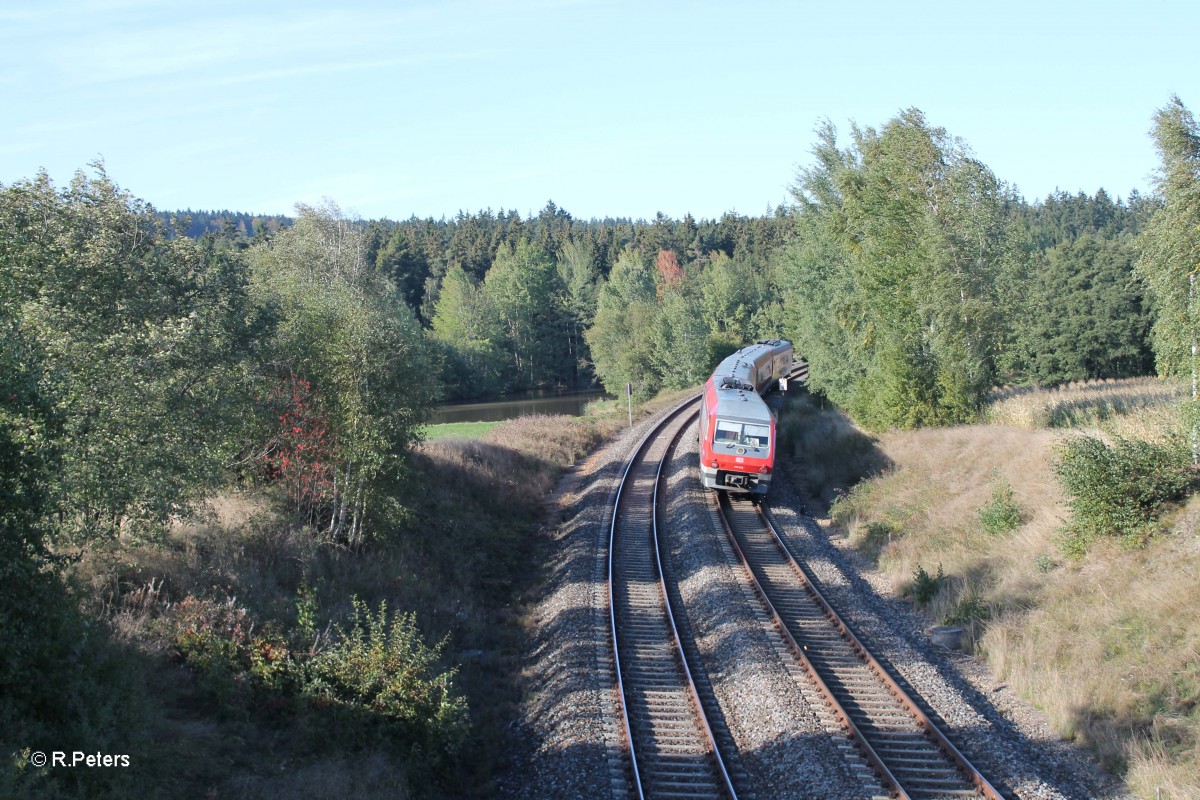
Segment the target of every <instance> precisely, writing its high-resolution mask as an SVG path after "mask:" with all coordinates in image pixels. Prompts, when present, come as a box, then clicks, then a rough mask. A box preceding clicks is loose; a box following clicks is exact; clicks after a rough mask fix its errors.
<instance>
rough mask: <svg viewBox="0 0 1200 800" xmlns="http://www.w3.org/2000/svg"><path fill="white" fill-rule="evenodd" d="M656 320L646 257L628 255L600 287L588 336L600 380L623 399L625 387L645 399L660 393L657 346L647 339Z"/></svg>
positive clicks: (653, 294) (630, 253)
mask: <svg viewBox="0 0 1200 800" xmlns="http://www.w3.org/2000/svg"><path fill="white" fill-rule="evenodd" d="M657 317H658V306H657V303H656V294H655V287H654V272H653V270H652V269H651V267H650V265H649V264H647V263H646V260H645V259H644V258H643V257H642V256H641V255H639V254H638V253H637V252H635V251H634V250H632V249H628V250H625V251H624V252H623V253H621V257H620V258H619V259H618V260H617V263H616V264H615V265H614V266H613V269H612V273H611V274H610V275H609V276H608V280H607V281H606V282H605V283H604V284H603V285H602V286H601V287H600V294H599V298H598V299H597V302H596V318H595V320H594V322H593V324H592V327H591V328H589V329H588V330H587V331H586V332H585V333H584V338H585V339H586V340H587V343H588V346H589V347H590V348H591V352H592V359H593V361H594V363H595V367H596V375H597V376H598V377H599V378H600V381H601V382H602V383H603V384H604V387H605V388H606V389H607V390H608V391H609V392H611V393H612V394H618V395H622V394H624V393H625V384H626V383H631V384H633V389H634V393H635V394H636V395H637V396H639V397H643V398H644V397H648V396H649V395H651V394H653V393H654V392H655V391H657V390H658V388H659V386H658V376H657V373H656V370H655V368H654V352H653V346H652V343H651V341H650V339H649V337H647V336H645V335H644V332H646V331H650V330H653V329H654V327H655V325H656V323H657Z"/></svg>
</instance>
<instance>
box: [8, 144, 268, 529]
mask: <svg viewBox="0 0 1200 800" xmlns="http://www.w3.org/2000/svg"><path fill="white" fill-rule="evenodd" d="M96 171H97V176H96V177H95V178H90V177H88V176H86V175H84V174H83V173H79V174H77V175H76V176H75V179H74V180H73V181H72V183H71V185H70V187H69V188H67V189H66V190H63V191H58V190H56V189H55V188H54V187H53V186H52V185H51V183H50V181H49V179H48V178H47V177H46V176H45V175H44V174H43V175H41V176H39V178H38V179H37V180H35V181H29V182H21V183H18V184H15V185H14V186H11V187H7V188H5V189H4V191H3V192H2V193H0V232H2V233H0V265H2V266H3V270H2V272H3V275H4V283H3V286H4V295H5V303H6V305H8V304H9V303H12V305H11V306H10V308H13V309H14V310H16V313H17V314H19V321H18V322H17V323H16V324H17V325H18V326H19V330H20V335H21V338H22V340H23V342H24V343H25V345H24V346H25V347H27V348H28V352H29V353H31V354H37V358H38V359H39V361H38V363H39V364H40V365H41V370H42V371H41V374H40V375H39V376H38V392H39V393H40V394H41V395H42V396H43V397H44V398H45V400H46V402H47V403H49V404H50V405H51V406H52V407H53V408H54V409H55V411H56V420H57V421H56V423H55V427H54V429H53V430H48V431H47V432H46V433H47V435H48V436H50V437H52V438H53V441H54V446H55V447H56V448H57V449H58V453H59V458H60V460H59V463H58V466H57V468H56V469H55V470H54V472H53V474H52V475H51V480H50V481H49V486H48V489H49V495H50V496H49V499H48V501H49V502H50V503H51V504H52V506H53V508H54V510H55V511H57V512H58V513H59V514H60V515H61V519H62V522H63V524H62V525H60V526H59V529H60V530H59V532H60V533H63V534H70V535H72V536H74V537H76V538H78V539H88V538H91V537H94V536H100V535H105V536H113V535H116V534H117V533H119V532H128V531H133V530H138V529H148V528H151V527H152V526H156V525H160V524H161V523H163V522H164V521H165V520H166V519H167V518H168V517H170V516H171V515H173V514H176V513H179V512H180V511H182V510H186V508H187V506H188V504H189V503H190V502H192V501H194V500H195V499H196V498H197V497H199V496H201V495H202V494H203V492H204V491H205V490H207V489H208V488H211V487H212V486H213V485H215V484H216V483H217V482H218V481H219V480H221V479H222V478H223V476H224V474H225V473H224V470H225V466H226V464H227V463H228V462H229V460H230V459H231V458H232V457H233V455H234V453H236V451H237V449H238V447H239V446H240V445H241V434H243V433H244V427H243V425H244V424H245V423H246V422H247V421H248V419H249V416H248V414H247V413H246V411H247V409H248V404H247V403H246V402H245V401H246V397H247V394H248V392H249V386H250V384H249V381H248V380H247V375H248V369H247V366H248V362H249V359H250V356H251V353H252V350H253V347H254V341H255V338H256V337H258V336H259V335H261V332H262V331H263V330H264V328H265V326H266V324H267V323H268V322H269V319H268V317H267V316H266V315H263V314H261V313H259V312H258V311H257V310H256V309H255V308H254V307H253V306H252V304H251V302H250V299H249V297H248V295H247V293H246V290H245V283H246V271H245V267H244V265H243V264H242V263H241V262H240V261H239V260H238V259H237V258H236V257H235V256H234V255H233V254H231V253H228V252H225V251H221V250H218V249H216V248H215V247H214V246H213V243H212V241H211V240H209V241H206V242H200V243H197V242H193V241H191V240H189V239H168V238H166V237H165V235H164V231H163V230H162V229H161V226H160V223H159V219H158V217H157V216H156V214H155V213H154V212H153V210H152V209H151V208H150V207H148V206H146V205H145V204H144V203H142V202H140V201H138V200H135V199H134V198H132V197H131V196H130V195H129V194H127V193H126V192H124V191H122V190H121V189H119V188H118V187H117V186H116V185H115V184H114V183H113V182H112V181H111V180H110V179H109V178H108V176H107V175H106V174H105V173H104V171H103V168H102V167H101V166H99V165H97V167H96Z"/></svg>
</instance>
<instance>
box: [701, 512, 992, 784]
mask: <svg viewBox="0 0 1200 800" xmlns="http://www.w3.org/2000/svg"><path fill="white" fill-rule="evenodd" d="M728 504H729V500H728V499H727V498H722V499H721V501H719V502H718V508H719V511H720V514H719V516H720V518H721V522H722V525H723V527H724V528H725V533H726V535H727V537H728V538H729V540H730V542H731V543H732V545H733V547H734V550H735V551H736V552H737V554H738V557H739V558H740V559H741V561H742V564H743V566H744V568H745V570H746V572H747V574H748V575H749V576H750V581H751V583H752V585H753V586H754V589H755V592H756V593H757V594H758V596H759V597H760V599H761V600H762V601H763V603H764V605H765V606H766V608H767V609H768V611H769V613H770V614H771V616H773V617H774V618H775V622H776V625H777V626H778V628H779V630H780V631H781V633H782V635H783V636H784V638H785V639H786V640H787V642H788V644H789V645H790V646H791V647H792V649H793V651H795V652H796V654H797V656H798V658H799V659H800V661H801V662H802V663H803V665H804V667H805V669H806V670H807V671H808V673H809V675H810V676H812V678H813V680H814V682H815V683H816V684H817V685H818V687H819V688H820V690H821V692H822V693H823V694H824V695H825V696H826V698H827V701H828V703H829V705H830V708H831V709H832V710H833V711H834V713H835V715H836V716H837V717H838V718H839V719H841V720H842V722H843V724H844V725H845V726H846V729H847V730H848V731H849V732H850V735H851V737H852V738H853V739H854V741H855V742H856V744H858V746H859V749H860V751H861V752H862V753H863V755H864V756H865V757H866V759H867V761H868V763H869V764H870V765H871V766H872V767H873V768H874V769H875V770H876V772H877V773H878V774H879V776H880V778H881V779H882V780H883V782H884V784H885V786H886V788H888V789H889V791H892V792H893V793H895V794H896V796H898V797H901V798H910V797H911V796H912V794H911V790H910V789H908V788H906V787H905V786H904V785H903V783H904V781H903V780H902V779H901V778H900V777H898V776H897V774H896V773H895V772H894V771H893V770H892V769H891V768H889V767H888V766H887V761H888V759H887V758H886V757H885V756H884V755H882V754H881V753H880V752H879V751H878V750H877V749H876V747H875V746H873V745H872V744H871V742H870V741H869V738H871V737H869V736H868V735H867V734H866V733H864V732H863V731H862V730H861V728H860V727H859V725H857V724H856V723H855V722H854V721H853V720H852V719H851V714H850V713H849V712H848V711H847V710H846V708H845V707H844V705H843V704H842V702H841V701H839V699H838V698H837V696H836V695H835V692H834V690H833V689H832V688H831V687H830V686H829V685H828V683H827V682H826V680H825V679H824V677H823V676H822V675H821V674H820V670H819V669H818V668H817V667H816V665H815V664H814V663H813V661H812V660H811V659H810V658H809V656H808V653H807V651H806V649H805V646H804V645H802V644H801V643H799V642H798V641H797V640H796V638H795V636H793V634H792V631H791V630H790V629H789V627H790V626H789V625H787V624H786V623H785V621H784V619H783V616H782V615H781V614H780V613H779V612H778V611H777V609H776V607H775V604H774V603H773V601H772V600H771V599H770V597H769V592H768V590H767V587H765V586H763V585H762V583H761V582H760V581H759V580H758V578H757V577H756V575H755V570H754V568H753V566H752V565H751V562H750V560H749V558H748V557H747V555H746V552H745V551H744V549H743V548H742V546H741V544H740V542H739V541H738V539H739V535H738V533H737V532H736V531H735V530H734V525H733V524H732V521H731V519H730V516H731V513H730V512H731V511H732V508H731V507H730V506H729V505H728ZM756 512H757V517H758V519H759V520H760V521H761V523H762V526H763V529H764V530H765V531H766V532H768V533H769V534H770V536H771V540H772V542H773V543H774V546H775V548H776V549H777V550H778V551H779V553H780V554H781V555H782V557H783V560H784V562H785V563H786V564H787V565H788V567H789V569H790V570H791V572H792V574H793V575H794V576H795V578H796V580H797V581H798V584H799V586H800V588H802V589H803V590H804V592H805V593H806V594H807V595H808V596H809V597H810V598H811V600H812V602H813V603H815V605H816V606H817V608H819V609H820V612H821V614H822V615H823V616H824V617H825V618H826V620H828V621H829V622H830V623H831V624H832V625H833V626H834V628H836V630H837V631H838V634H839V635H840V636H841V637H842V639H843V640H844V641H845V642H846V643H847V644H848V645H849V647H850V649H851V650H852V651H853V653H854V654H855V655H856V656H857V657H858V658H859V659H860V660H861V661H862V662H863V663H864V664H865V665H866V666H867V667H868V668H869V669H870V670H871V672H872V673H873V674H874V675H875V676H876V678H877V679H878V680H879V681H880V682H881V683H882V684H883V688H886V690H887V692H888V693H889V694H891V695H892V696H893V697H894V698H895V699H896V700H897V701H899V703H900V704H901V706H903V708H904V710H905V711H906V712H907V713H908V714H909V715H910V716H911V718H912V719H913V721H915V722H916V724H917V725H918V726H919V727H920V729H921V730H923V732H924V733H926V734H927V735H928V736H929V738H930V739H932V744H934V745H936V747H937V748H938V749H939V750H941V752H942V753H943V754H944V755H945V757H948V758H949V760H950V761H953V762H954V764H955V765H957V767H958V769H960V770H961V771H962V773H963V776H964V777H965V778H966V779H967V784H968V785H972V786H973V787H974V791H975V792H976V796H982V797H986V798H989V800H1001V798H1003V795H1002V794H1000V792H999V791H998V790H997V789H996V788H995V787H994V786H992V784H990V783H989V782H988V781H987V779H986V778H984V776H983V775H982V774H981V773H980V772H979V770H978V769H977V768H976V767H975V766H974V765H973V764H971V763H970V762H969V761H968V760H967V758H966V757H965V756H964V755H963V754H962V753H961V752H960V751H959V750H958V749H957V748H956V747H955V746H954V745H953V744H952V743H951V742H950V740H949V739H948V738H947V737H946V735H945V734H944V733H943V732H942V731H941V729H940V728H939V726H938V725H936V724H935V723H934V722H933V721H932V720H931V719H930V718H929V717H928V715H926V714H925V712H924V711H923V710H922V709H921V708H920V706H919V705H918V704H917V703H916V701H915V700H913V698H912V697H911V696H910V695H909V694H908V693H907V692H905V691H904V689H903V688H902V687H901V686H900V684H899V683H898V682H897V681H896V680H895V679H894V678H893V677H892V676H891V675H890V674H889V672H888V670H887V669H886V668H884V666H883V665H882V664H881V663H880V662H879V660H878V659H876V658H875V656H874V655H872V654H871V653H870V651H869V650H868V649H867V648H866V647H865V646H864V645H863V644H862V642H861V641H860V640H859V638H858V637H857V636H856V635H855V634H854V632H853V631H852V630H851V629H850V627H849V625H847V624H846V623H845V622H844V621H843V620H842V619H841V617H840V616H839V615H838V614H837V612H836V611H835V610H834V608H833V606H832V605H831V604H830V603H829V602H828V600H826V598H825V597H824V595H823V594H822V593H821V592H820V590H819V588H818V587H817V585H816V581H815V580H814V579H813V578H812V576H811V574H809V573H808V571H807V569H805V568H804V567H803V565H801V564H800V563H799V561H798V560H797V559H796V558H795V556H794V555H793V553H792V552H791V549H790V548H789V547H788V546H787V544H786V542H784V540H783V538H782V537H781V536H780V535H779V531H778V529H777V528H776V526H775V524H774V522H773V520H772V519H771V517H770V515H769V513H768V512H767V510H766V509H765V508H764V507H763V506H762V505H759V506H757V508H756ZM814 654H815V653H814ZM846 693H847V698H848V700H850V701H851V702H855V703H856V704H857V703H858V702H861V699H856V698H854V697H853V696H851V695H850V693H849V689H847V690H846ZM868 705H869V702H868ZM920 793H921V794H925V795H934V796H936V795H941V794H950V795H953V794H959V792H955V791H954V790H952V789H943V790H936V789H925V790H923V791H921V792H920Z"/></svg>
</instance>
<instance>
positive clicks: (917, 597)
mask: <svg viewBox="0 0 1200 800" xmlns="http://www.w3.org/2000/svg"><path fill="white" fill-rule="evenodd" d="M945 579H946V576H945V575H944V574H943V573H942V565H941V564H938V571H937V575H930V574H929V573H928V572H926V571H925V567H923V566H921V565H920V564H918V565H917V568H916V570H915V571H914V572H913V577H912V583H910V584H909V586H908V589H907V591H905V594H906V595H907V596H908V597H911V598H912V601H913V604H914V605H915V606H916V607H917V608H924V607H925V606H927V605H929V604H930V603H931V602H932V601H933V598H934V597H936V596H937V593H938V592H940V591H941V589H942V583H943V582H944V581H945Z"/></svg>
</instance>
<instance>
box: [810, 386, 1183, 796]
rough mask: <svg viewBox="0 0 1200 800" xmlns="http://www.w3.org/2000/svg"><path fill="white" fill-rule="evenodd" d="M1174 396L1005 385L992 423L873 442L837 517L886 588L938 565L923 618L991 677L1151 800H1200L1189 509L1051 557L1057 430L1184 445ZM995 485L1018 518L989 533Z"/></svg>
mask: <svg viewBox="0 0 1200 800" xmlns="http://www.w3.org/2000/svg"><path fill="white" fill-rule="evenodd" d="M1179 397H1180V391H1179V389H1178V388H1177V387H1174V386H1171V385H1169V384H1163V383H1161V382H1158V381H1154V380H1152V379H1139V380H1131V381H1111V382H1101V383H1091V384H1086V385H1078V386H1071V387H1065V388H1063V389H1056V390H1046V391H1043V390H1005V391H1003V392H999V393H998V394H997V397H996V401H995V405H994V406H993V407H992V411H991V413H990V414H989V415H988V419H989V420H991V421H992V424H988V425H975V426H967V427H959V428H947V429H929V430H919V431H909V432H891V433H887V434H884V435H882V436H881V437H879V439H878V441H877V447H878V450H879V456H880V457H882V458H883V459H885V460H886V461H887V462H889V463H890V465H891V466H890V467H889V468H888V469H887V470H885V471H884V472H883V473H882V474H880V475H877V476H876V477H874V478H871V479H869V480H866V481H864V482H862V483H860V484H858V485H857V486H855V487H854V488H853V489H852V490H851V491H850V493H849V494H848V495H847V496H846V497H844V498H843V499H841V500H839V501H838V502H837V503H835V505H834V508H833V512H832V513H833V517H834V520H835V522H837V523H839V525H840V526H841V527H842V528H843V530H844V532H845V533H846V535H848V536H849V538H850V540H851V541H852V542H854V543H855V544H856V545H857V546H859V547H860V548H861V549H863V550H864V551H865V552H867V553H868V554H870V555H872V556H874V557H875V558H876V559H877V562H878V564H879V566H880V568H881V569H882V570H883V571H884V572H885V573H886V574H887V575H888V576H889V577H890V579H891V581H892V583H893V585H894V586H895V588H896V589H897V591H900V592H904V591H906V590H907V589H908V588H909V587H910V586H911V584H912V581H913V576H914V573H915V572H916V570H917V568H918V567H920V568H922V569H924V570H925V571H926V572H927V573H928V574H930V575H935V574H936V573H937V570H938V567H939V565H940V566H941V568H942V570H943V571H944V572H945V574H946V578H945V579H944V580H943V581H942V582H941V584H940V587H939V590H938V591H937V593H936V595H935V596H934V597H933V599H932V601H931V602H929V604H928V605H927V606H926V608H925V611H926V612H927V613H928V615H929V617H930V621H931V623H938V622H942V621H945V620H946V619H948V618H951V617H954V616H955V615H956V614H957V615H958V616H959V617H963V616H964V615H965V616H966V617H967V618H968V619H970V620H971V621H972V624H971V625H969V626H968V627H969V629H971V632H972V633H973V634H974V636H973V638H972V640H971V643H972V644H974V645H975V646H977V647H978V650H979V652H980V654H981V655H983V656H984V657H985V658H986V659H987V660H988V662H989V663H990V665H991V667H992V669H993V670H994V671H995V673H996V674H997V676H998V677H999V678H1000V679H1002V680H1005V681H1007V682H1009V683H1010V684H1011V685H1013V686H1014V687H1017V688H1018V689H1019V690H1020V691H1022V692H1023V693H1024V694H1025V695H1026V696H1027V697H1029V698H1030V699H1031V700H1033V701H1034V703H1035V704H1037V705H1038V706H1039V707H1040V708H1042V709H1043V710H1044V711H1045V712H1046V714H1047V715H1048V717H1049V719H1050V720H1051V721H1052V723H1053V724H1054V725H1055V727H1056V728H1057V730H1058V731H1059V732H1060V733H1061V734H1062V735H1063V736H1064V737H1066V738H1074V739H1077V740H1079V741H1081V742H1084V743H1086V744H1087V745H1088V746H1089V747H1091V748H1092V749H1093V750H1094V751H1095V752H1096V753H1097V755H1098V756H1099V757H1100V758H1101V760H1102V762H1103V763H1104V764H1105V765H1106V766H1108V767H1109V768H1110V769H1113V770H1115V771H1117V772H1118V773H1121V774H1124V775H1125V777H1126V781H1127V783H1128V786H1129V788H1130V789H1131V790H1132V791H1134V792H1135V793H1136V794H1138V795H1139V796H1141V797H1146V798H1156V800H1157V798H1158V797H1161V798H1163V799H1164V800H1181V799H1182V798H1196V797H1200V778H1198V777H1197V776H1200V536H1198V534H1197V527H1198V521H1200V499H1193V501H1192V503H1191V504H1190V505H1189V506H1188V507H1187V508H1186V509H1182V510H1177V511H1176V512H1174V516H1173V517H1171V518H1169V519H1167V520H1166V521H1165V526H1166V527H1169V528H1170V531H1169V532H1164V533H1161V534H1160V535H1158V536H1156V537H1154V538H1152V539H1151V540H1150V542H1149V543H1148V544H1147V545H1146V546H1145V547H1143V548H1141V549H1137V550H1130V549H1127V548H1121V547H1120V546H1118V545H1116V544H1114V543H1111V542H1108V543H1101V544H1100V545H1098V546H1096V547H1094V548H1093V549H1092V550H1091V551H1090V552H1088V554H1087V555H1086V556H1085V557H1084V558H1083V559H1081V560H1079V561H1070V560H1069V559H1066V558H1064V557H1063V556H1062V555H1061V554H1060V552H1059V550H1058V549H1057V547H1056V544H1055V542H1056V537H1057V532H1058V530H1059V529H1060V528H1061V527H1062V525H1063V523H1064V522H1065V521H1066V520H1065V518H1066V515H1067V514H1068V511H1067V509H1066V507H1065V506H1064V505H1063V502H1062V501H1063V498H1062V495H1061V492H1060V489H1059V487H1058V483H1057V481H1056V479H1055V476H1054V472H1053V463H1054V458H1055V445H1056V443H1057V442H1058V441H1059V440H1060V438H1061V437H1062V436H1063V435H1064V431H1062V430H1061V429H1062V428H1075V429H1077V428H1080V427H1089V428H1090V429H1091V430H1093V431H1097V430H1098V431H1099V432H1100V433H1102V434H1111V435H1117V436H1122V437H1125V438H1141V439H1156V438H1161V437H1163V436H1166V435H1170V434H1171V433H1173V432H1177V431H1178V430H1179V421H1178V415H1177V412H1176V409H1175V404H1176V403H1177V401H1178V399H1179ZM835 469H836V467H835ZM1000 481H1003V482H1005V483H1007V484H1008V485H1009V486H1011V487H1012V490H1013V495H1014V498H1015V500H1016V502H1017V504H1018V505H1019V506H1020V507H1021V510H1022V513H1023V521H1022V524H1021V525H1019V526H1018V527H1017V528H1016V529H1015V530H1013V531H1011V532H1010V533H1007V534H1004V535H993V534H988V533H987V532H985V531H984V529H983V527H982V526H981V524H980V521H979V510H980V508H981V507H983V506H984V505H985V504H986V503H988V501H989V499H990V497H991V490H992V487H993V486H995V485H997V483H998V482H1000ZM955 621H962V620H961V619H956V620H955ZM1160 792H1161V795H1160V794H1159V793H1160Z"/></svg>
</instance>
